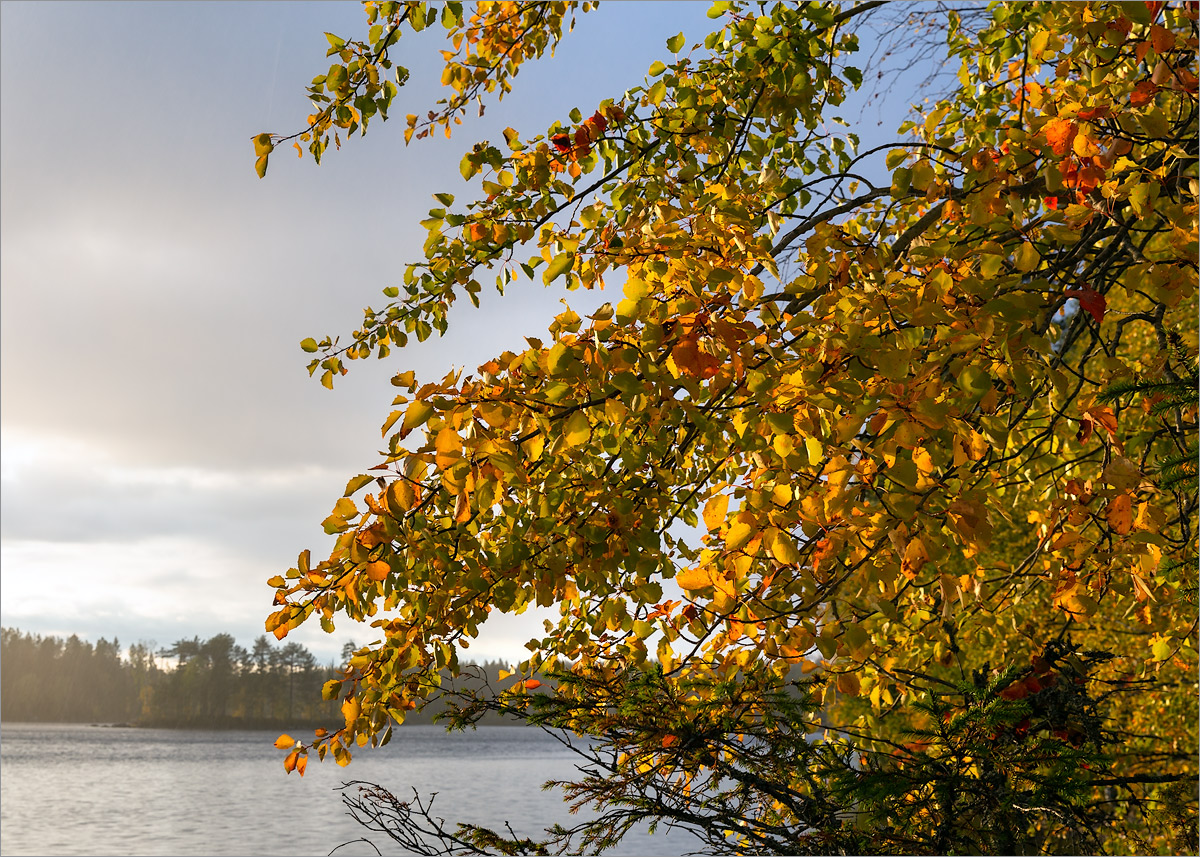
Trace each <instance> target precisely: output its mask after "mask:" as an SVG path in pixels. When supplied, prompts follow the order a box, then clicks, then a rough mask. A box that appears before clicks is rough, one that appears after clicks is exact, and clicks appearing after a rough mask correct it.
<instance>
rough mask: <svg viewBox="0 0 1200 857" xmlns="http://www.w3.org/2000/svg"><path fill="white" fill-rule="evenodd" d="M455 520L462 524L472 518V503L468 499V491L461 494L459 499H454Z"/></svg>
mask: <svg viewBox="0 0 1200 857" xmlns="http://www.w3.org/2000/svg"><path fill="white" fill-rule="evenodd" d="M454 520H455V521H456V522H458V523H460V524H465V523H466V522H467V521H469V520H471V504H470V502H468V500H467V495H466V492H463V493H462V494H459V495H458V499H457V500H455V501H454Z"/></svg>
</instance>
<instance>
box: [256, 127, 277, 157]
mask: <svg viewBox="0 0 1200 857" xmlns="http://www.w3.org/2000/svg"><path fill="white" fill-rule="evenodd" d="M252 139H253V141H254V154H256V155H258V156H259V157H262V156H263V155H269V154H271V152H273V151H274V150H275V144H274V143H273V142H272V141H271V135H270V134H266V133H263V134H256V135H255V136H254V137H253V138H252Z"/></svg>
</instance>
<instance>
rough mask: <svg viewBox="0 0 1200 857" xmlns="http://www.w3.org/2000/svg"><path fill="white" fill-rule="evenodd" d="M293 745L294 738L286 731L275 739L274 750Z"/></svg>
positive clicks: (294, 742)
mask: <svg viewBox="0 0 1200 857" xmlns="http://www.w3.org/2000/svg"><path fill="white" fill-rule="evenodd" d="M294 746H296V739H295V738H293V737H292V736H291V735H288V734H286V733H285V734H283V735H280V736H279V737H278V738H276V739H275V749H276V750H287V749H288V748H289V747H294Z"/></svg>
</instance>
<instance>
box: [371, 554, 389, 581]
mask: <svg viewBox="0 0 1200 857" xmlns="http://www.w3.org/2000/svg"><path fill="white" fill-rule="evenodd" d="M391 570H392V567H391V566H390V565H388V564H387V563H386V562H384V561H383V560H381V559H377V560H375V562H369V563H367V576H368V577H369V578H371V579H372V580H374V581H376V582H378V581H382V580H384V579H385V578H386V577H387V576H388V574H390V573H391Z"/></svg>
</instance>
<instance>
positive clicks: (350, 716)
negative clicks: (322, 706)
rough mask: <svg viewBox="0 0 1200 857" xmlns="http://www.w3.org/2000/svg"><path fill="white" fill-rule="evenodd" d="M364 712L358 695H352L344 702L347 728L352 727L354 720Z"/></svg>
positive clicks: (343, 712) (343, 708)
mask: <svg viewBox="0 0 1200 857" xmlns="http://www.w3.org/2000/svg"><path fill="white" fill-rule="evenodd" d="M361 712H362V706H361V704H360V703H359V701H358V697H356V696H351V697H349V698H348V699H347V700H346V701H345V702H343V703H342V717H344V718H345V719H346V728H347V729H350V728H352V727H353V726H354V721H355V720H357V719H358V715H359V714H360V713H361Z"/></svg>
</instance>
